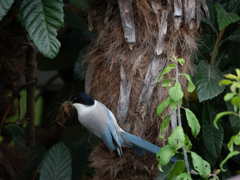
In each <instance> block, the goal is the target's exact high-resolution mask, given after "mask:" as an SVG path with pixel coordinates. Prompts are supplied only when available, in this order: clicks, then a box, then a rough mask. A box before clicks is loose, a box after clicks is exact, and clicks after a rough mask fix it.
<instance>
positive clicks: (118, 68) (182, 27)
mask: <svg viewBox="0 0 240 180" xmlns="http://www.w3.org/2000/svg"><path fill="white" fill-rule="evenodd" d="M202 3H205V1H201V2H198V3H195V0H191V1H186V0H185V1H182V0H174V1H151V0H135V1H132V0H116V1H108V2H106V1H95V0H92V1H90V7H89V17H90V18H89V20H90V21H91V22H90V24H95V25H96V29H97V36H96V38H95V40H94V41H93V42H92V44H91V46H90V51H89V53H88V56H87V62H88V71H87V76H86V92H87V93H89V94H91V95H92V96H93V97H94V98H95V99H97V100H98V101H100V102H102V103H104V104H105V105H106V106H107V107H108V108H109V109H110V110H111V111H112V112H113V113H114V114H115V116H116V118H117V120H118V123H119V125H120V126H121V127H122V128H123V129H124V130H125V131H128V132H130V133H132V134H134V135H137V136H139V137H141V138H143V139H145V140H148V141H150V142H151V143H154V144H156V145H158V146H164V145H165V142H163V141H161V140H160V139H159V138H158V134H159V128H160V126H161V122H162V119H160V118H159V117H158V116H157V113H156V108H157V106H158V105H159V104H160V103H161V102H162V101H163V100H165V99H166V97H167V96H168V89H166V88H165V89H163V88H162V87H161V84H160V83H158V82H157V80H158V77H159V75H160V74H161V72H162V70H163V69H164V67H166V66H167V65H169V64H170V63H171V62H170V60H169V58H170V57H171V56H172V55H176V56H178V57H181V58H184V59H185V61H186V63H185V65H184V67H181V68H180V73H184V72H189V71H190V70H191V68H192V67H191V55H192V53H193V52H194V51H195V50H196V49H197V44H196V31H197V21H198V20H196V18H198V16H197V15H196V14H197V13H198V12H199V11H200V10H199V8H200V7H201V4H202ZM174 74H175V72H172V77H174ZM180 83H182V85H183V86H185V87H186V82H185V80H183V79H181V78H180ZM165 113H166V114H167V113H169V112H167V111H166V112H165ZM170 133H171V127H168V129H167V130H166V137H167V136H169V134H170ZM123 154H124V155H123V157H121V158H118V157H117V156H116V155H115V154H114V153H113V152H110V151H109V150H108V149H107V148H106V147H105V146H104V145H103V144H101V145H99V146H97V147H95V148H94V150H93V152H92V154H91V156H90V160H91V162H92V163H91V165H92V166H93V167H94V168H95V169H96V173H95V177H94V179H154V178H155V177H156V176H157V174H158V166H157V160H156V158H155V157H154V156H153V155H149V154H144V155H142V156H140V157H139V156H137V155H136V154H135V153H134V152H133V151H132V150H131V149H127V148H124V149H123Z"/></svg>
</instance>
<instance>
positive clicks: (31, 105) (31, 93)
mask: <svg viewBox="0 0 240 180" xmlns="http://www.w3.org/2000/svg"><path fill="white" fill-rule="evenodd" d="M35 70H36V53H35V48H34V46H33V45H32V46H28V50H27V56H26V73H25V76H26V82H27V83H28V82H31V81H35ZM26 118H27V119H29V121H28V123H27V127H26V146H27V147H31V146H34V145H35V124H34V120H35V84H29V85H28V86H27V114H26Z"/></svg>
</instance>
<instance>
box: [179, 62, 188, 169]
mask: <svg viewBox="0 0 240 180" xmlns="http://www.w3.org/2000/svg"><path fill="white" fill-rule="evenodd" d="M178 75H179V74H178V61H176V83H179V81H178ZM177 120H178V125H179V126H182V120H181V113H180V105H179V101H178V102H177ZM182 150H183V156H184V163H185V167H186V169H187V172H188V174H190V167H189V162H188V157H187V153H186V150H185V146H183V147H182Z"/></svg>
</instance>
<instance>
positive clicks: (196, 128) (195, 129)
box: [185, 108, 200, 137]
mask: <svg viewBox="0 0 240 180" xmlns="http://www.w3.org/2000/svg"><path fill="white" fill-rule="evenodd" d="M185 113H186V117H187V122H188V125H189V126H190V128H191V132H192V135H193V136H194V137H196V136H197V135H198V133H199V132H200V124H199V121H198V119H197V118H196V116H195V114H193V112H192V111H190V110H189V109H188V108H185Z"/></svg>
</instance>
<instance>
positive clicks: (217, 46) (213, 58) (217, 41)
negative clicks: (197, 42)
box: [210, 26, 226, 65]
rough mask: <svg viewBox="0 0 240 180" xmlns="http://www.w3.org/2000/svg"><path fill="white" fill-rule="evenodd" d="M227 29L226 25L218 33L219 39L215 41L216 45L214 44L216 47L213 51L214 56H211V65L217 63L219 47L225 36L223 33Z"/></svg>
mask: <svg viewBox="0 0 240 180" xmlns="http://www.w3.org/2000/svg"><path fill="white" fill-rule="evenodd" d="M225 29H226V26H225V27H224V28H223V29H222V30H221V31H220V32H219V33H217V40H216V43H215V46H214V49H213V52H212V58H211V62H210V65H214V64H215V60H216V57H217V54H218V48H219V47H220V46H221V43H220V41H221V39H222V36H223V33H224V31H225Z"/></svg>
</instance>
